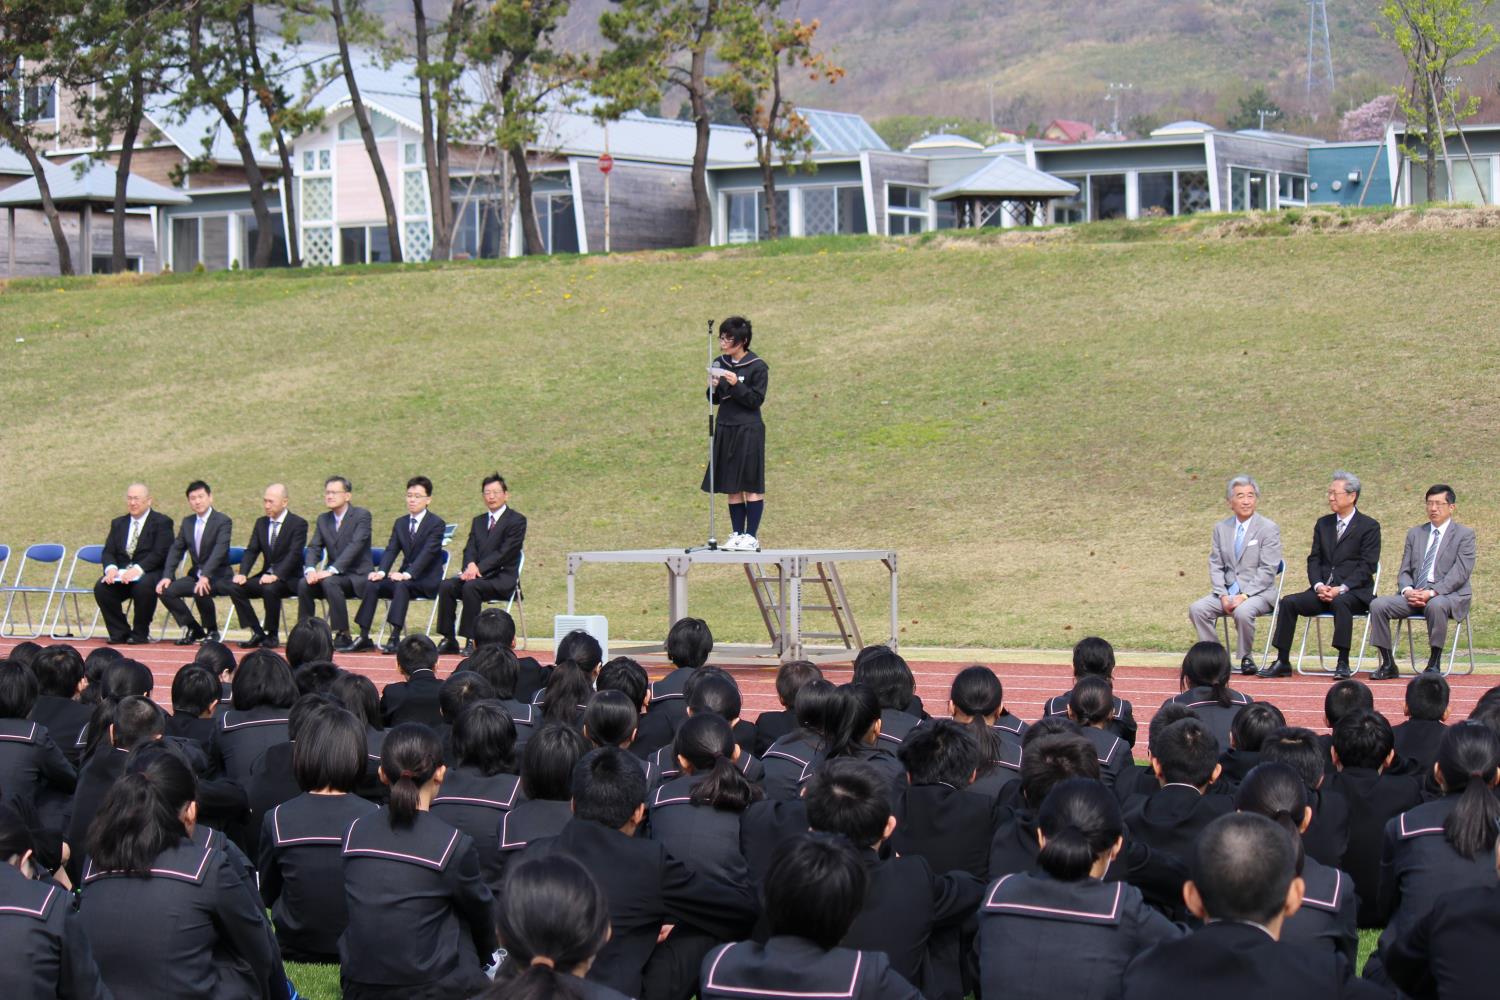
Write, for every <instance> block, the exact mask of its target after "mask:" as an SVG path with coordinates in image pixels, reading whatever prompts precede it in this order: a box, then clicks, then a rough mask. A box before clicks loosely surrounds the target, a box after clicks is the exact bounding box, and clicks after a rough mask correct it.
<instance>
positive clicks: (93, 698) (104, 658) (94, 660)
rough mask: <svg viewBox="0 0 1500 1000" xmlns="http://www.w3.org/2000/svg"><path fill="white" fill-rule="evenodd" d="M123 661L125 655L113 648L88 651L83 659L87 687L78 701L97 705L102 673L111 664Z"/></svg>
mask: <svg viewBox="0 0 1500 1000" xmlns="http://www.w3.org/2000/svg"><path fill="white" fill-rule="evenodd" d="M123 659H125V654H124V653H122V652H120V651H119V650H118V649H116V648H115V647H113V646H96V647H95V648H93V649H91V650H89V655H88V656H85V657H84V658H83V676H84V677H86V678H88V685H87V686H86V687H85V688H84V689H83V694H81V695H80V696H79V700H80V701H82V702H83V703H84V704H85V705H96V704H98V703H99V698H100V697H101V692H100V690H99V684H100V682H101V681H102V680H103V679H104V671H105V670H106V669H107V668H108V667H109V665H110V664H111V663H118V662H120V661H121V660H123Z"/></svg>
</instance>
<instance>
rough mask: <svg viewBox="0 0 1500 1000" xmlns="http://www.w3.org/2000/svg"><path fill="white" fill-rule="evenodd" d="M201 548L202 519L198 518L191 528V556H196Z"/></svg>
mask: <svg viewBox="0 0 1500 1000" xmlns="http://www.w3.org/2000/svg"><path fill="white" fill-rule="evenodd" d="M202 548H203V518H201V517H200V518H198V523H197V524H195V525H194V526H193V554H194V555H198V554H199V552H200V550H202Z"/></svg>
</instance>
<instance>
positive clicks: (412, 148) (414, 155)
mask: <svg viewBox="0 0 1500 1000" xmlns="http://www.w3.org/2000/svg"><path fill="white" fill-rule="evenodd" d="M421 163H422V144H421V143H420V142H408V143H407V144H406V165H407V166H409V167H412V166H420V165H421Z"/></svg>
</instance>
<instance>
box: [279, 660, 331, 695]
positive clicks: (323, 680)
mask: <svg viewBox="0 0 1500 1000" xmlns="http://www.w3.org/2000/svg"><path fill="white" fill-rule="evenodd" d="M343 675H344V671H342V670H340V669H339V668H338V666H337V665H335V664H334V662H333V661H332V660H312V661H310V662H308V663H303V664H301V665H299V666H296V667H293V668H292V681H293V682H294V683H295V684H296V685H297V693H298V694H299V695H303V694H327V693H328V692H329V691H331V690H333V684H334V682H335V681H337V680H338V679H339V678H340V677H342V676H343Z"/></svg>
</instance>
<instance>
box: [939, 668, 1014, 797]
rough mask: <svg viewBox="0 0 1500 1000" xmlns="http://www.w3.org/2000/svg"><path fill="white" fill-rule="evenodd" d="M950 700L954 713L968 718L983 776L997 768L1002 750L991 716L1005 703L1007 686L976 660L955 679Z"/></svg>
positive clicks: (980, 772) (980, 771) (950, 689)
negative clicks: (991, 724) (996, 764)
mask: <svg viewBox="0 0 1500 1000" xmlns="http://www.w3.org/2000/svg"><path fill="white" fill-rule="evenodd" d="M948 700H949V701H951V702H952V703H953V710H954V711H955V712H962V713H963V714H964V715H967V716H968V717H969V722H968V727H969V732H970V734H972V735H973V737H974V742H975V744H976V745H977V746H978V748H979V776H980V777H981V778H982V777H984V776H985V775H986V774H988V773H990V771H992V770H994V768H995V762H996V761H997V760H999V759H1000V754H1001V751H1002V750H1003V746H1002V744H1001V742H1000V734H999V733H997V732H995V730H994V729H993V728H992V727H991V726H990V718H991V717H993V716H996V715H998V714H999V712H1000V708H1001V706H1002V705H1004V704H1005V688H1004V687H1003V686H1001V684H1000V678H999V677H996V676H995V672H994V671H993V670H991V669H990V668H989V667H985V666H981V665H979V664H977V663H976V664H975V665H974V666H972V667H964V668H963V669H962V670H960V671H959V672H958V674H957V675H956V676H955V677H954V678H953V686H952V687H950V688H949V689H948Z"/></svg>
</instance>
